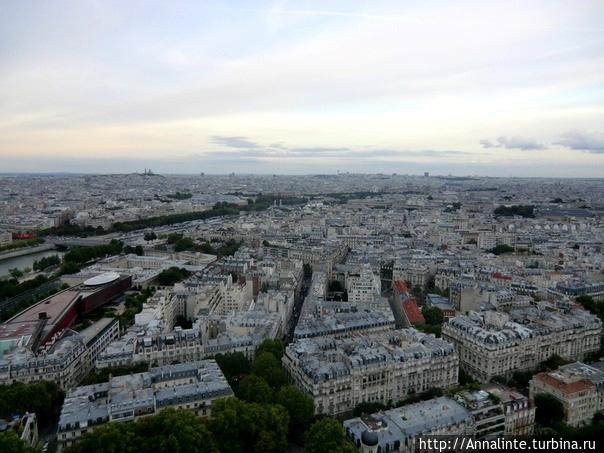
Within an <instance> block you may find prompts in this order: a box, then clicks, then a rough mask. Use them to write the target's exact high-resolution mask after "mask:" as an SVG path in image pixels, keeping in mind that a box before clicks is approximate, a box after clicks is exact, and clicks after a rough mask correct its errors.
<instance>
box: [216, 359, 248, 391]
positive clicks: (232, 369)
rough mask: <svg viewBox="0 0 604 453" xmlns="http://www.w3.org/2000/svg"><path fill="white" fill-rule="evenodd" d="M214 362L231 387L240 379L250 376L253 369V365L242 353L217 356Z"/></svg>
mask: <svg viewBox="0 0 604 453" xmlns="http://www.w3.org/2000/svg"><path fill="white" fill-rule="evenodd" d="M214 360H216V363H217V364H218V366H219V367H220V370H221V371H222V373H223V374H224V376H225V377H226V378H227V380H228V381H229V384H231V385H233V383H234V382H235V381H236V380H238V378H239V377H241V376H243V375H246V374H249V373H250V371H251V368H252V364H251V363H250V361H249V360H248V359H247V357H246V356H245V355H244V354H243V353H242V352H227V353H226V354H216V355H215V356H214Z"/></svg>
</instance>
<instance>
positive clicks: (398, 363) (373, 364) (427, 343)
mask: <svg viewBox="0 0 604 453" xmlns="http://www.w3.org/2000/svg"><path fill="white" fill-rule="evenodd" d="M283 365H284V368H285V370H286V371H287V373H288V375H289V377H290V381H291V382H292V383H293V384H295V385H296V386H297V387H298V388H300V390H302V391H303V392H304V393H306V394H308V395H309V396H310V397H312V398H313V400H314V402H315V410H316V412H317V413H318V414H329V415H336V414H341V413H345V412H347V411H350V410H352V409H353V408H354V407H355V406H356V405H357V404H359V403H361V402H380V403H382V404H391V403H393V402H396V401H400V400H402V399H404V398H406V397H407V396H408V395H409V394H412V393H420V392H424V391H426V390H428V389H430V388H433V387H438V388H447V387H451V386H453V385H455V384H457V374H458V358H457V354H456V352H455V349H454V348H453V346H452V345H451V344H449V343H447V342H445V341H443V340H441V339H438V338H435V337H433V336H431V335H426V334H423V333H420V332H418V331H416V330H414V329H402V330H393V331H386V332H381V333H374V334H357V335H350V336H347V337H346V338H333V337H320V338H307V339H301V340H297V341H295V342H294V343H292V344H290V345H289V346H288V347H287V348H286V351H285V354H284V356H283Z"/></svg>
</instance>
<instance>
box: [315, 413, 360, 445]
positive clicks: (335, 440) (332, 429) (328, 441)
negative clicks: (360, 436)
mask: <svg viewBox="0 0 604 453" xmlns="http://www.w3.org/2000/svg"><path fill="white" fill-rule="evenodd" d="M304 451H305V452H306V453H353V452H356V449H355V448H354V446H353V445H352V444H351V443H350V442H348V440H347V439H346V437H345V436H344V428H343V427H342V425H341V424H340V422H338V421H337V420H335V419H333V418H323V419H321V420H319V421H318V422H316V423H315V424H314V425H312V427H311V428H310V429H309V430H308V431H307V432H306V435H305V436H304Z"/></svg>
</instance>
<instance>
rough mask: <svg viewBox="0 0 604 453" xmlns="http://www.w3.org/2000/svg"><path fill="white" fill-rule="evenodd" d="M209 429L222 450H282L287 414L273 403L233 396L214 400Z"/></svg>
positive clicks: (285, 441)
mask: <svg viewBox="0 0 604 453" xmlns="http://www.w3.org/2000/svg"><path fill="white" fill-rule="evenodd" d="M212 417H213V420H212V422H211V424H210V429H211V431H212V432H213V433H214V437H215V439H216V442H217V443H218V445H219V448H220V451H222V452H225V453H226V452H228V453H231V452H234V453H243V452H244V451H255V452H267V453H273V452H275V453H276V452H282V451H285V450H286V449H287V427H288V424H289V415H288V414H287V411H286V410H285V408H283V407H282V406H279V405H273V404H256V403H246V402H245V401H242V400H239V399H237V398H224V399H219V400H216V401H214V403H213V406H212Z"/></svg>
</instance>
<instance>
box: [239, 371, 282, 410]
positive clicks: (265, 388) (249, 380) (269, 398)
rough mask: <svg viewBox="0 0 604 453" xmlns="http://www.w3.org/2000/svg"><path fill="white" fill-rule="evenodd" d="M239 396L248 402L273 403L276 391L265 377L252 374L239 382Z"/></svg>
mask: <svg viewBox="0 0 604 453" xmlns="http://www.w3.org/2000/svg"><path fill="white" fill-rule="evenodd" d="M237 396H238V397H239V398H241V399H242V400H244V401H247V402H248V403H272V402H273V400H274V398H275V393H274V392H273V389H272V388H271V387H270V385H268V384H267V382H266V381H265V380H264V379H262V378H261V377H259V376H256V375H253V374H252V375H251V376H247V377H246V378H244V379H243V380H242V381H241V382H240V383H239V387H238V390H237Z"/></svg>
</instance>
